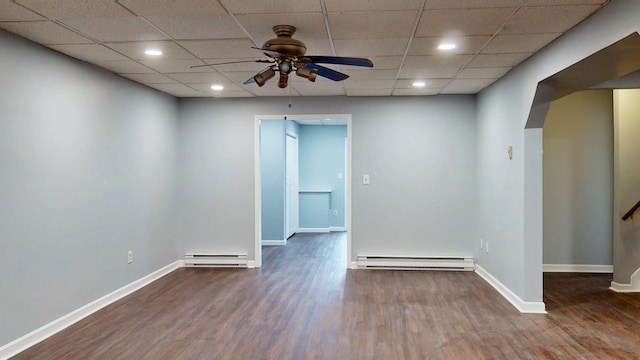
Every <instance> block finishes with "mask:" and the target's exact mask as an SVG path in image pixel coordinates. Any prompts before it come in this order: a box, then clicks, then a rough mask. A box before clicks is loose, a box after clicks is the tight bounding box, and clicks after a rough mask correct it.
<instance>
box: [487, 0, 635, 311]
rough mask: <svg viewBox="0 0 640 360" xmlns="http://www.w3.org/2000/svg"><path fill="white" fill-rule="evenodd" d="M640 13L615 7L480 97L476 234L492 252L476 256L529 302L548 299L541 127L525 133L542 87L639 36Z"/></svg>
mask: <svg viewBox="0 0 640 360" xmlns="http://www.w3.org/2000/svg"><path fill="white" fill-rule="evenodd" d="M638 15H640V2H638V1H631V0H620V1H613V2H611V3H610V4H608V5H607V6H606V7H605V8H603V9H602V10H600V11H599V12H598V13H596V14H595V15H593V16H592V17H590V18H588V19H587V20H585V21H584V22H582V23H580V24H579V25H577V26H576V27H574V28H573V29H571V30H570V31H569V32H568V33H566V34H565V35H563V36H562V37H560V38H558V39H557V40H556V41H555V42H553V43H552V44H550V45H548V46H547V47H545V48H544V49H543V50H542V51H540V52H539V53H537V54H536V55H534V56H532V57H531V58H530V59H528V60H527V61H525V62H524V63H522V64H520V65H519V66H518V67H516V68H515V69H514V70H512V71H511V72H510V73H509V74H507V75H506V76H505V77H503V78H502V79H500V80H499V81H498V82H496V83H494V84H493V85H492V86H490V87H489V88H487V89H485V90H484V91H482V92H481V93H480V94H479V96H478V116H477V119H478V132H477V139H478V147H477V149H476V153H477V164H478V167H477V168H478V175H477V179H478V209H477V213H478V217H479V218H478V224H479V226H480V227H479V234H478V235H479V237H482V238H484V239H485V240H488V241H489V242H490V244H491V246H490V248H491V249H492V250H491V251H490V252H489V254H485V253H480V252H479V251H476V256H477V258H478V262H479V265H480V266H482V267H483V268H485V269H486V270H487V271H488V272H490V273H491V274H492V275H493V276H494V277H495V278H496V279H497V280H498V281H500V282H502V283H503V284H504V285H505V286H506V287H508V288H509V289H510V290H511V291H512V292H513V293H514V294H516V295H517V296H518V297H520V299H522V300H523V301H526V302H541V301H542V262H543V261H542V260H543V258H542V254H543V250H542V242H543V239H542V237H543V231H542V226H543V222H542V208H543V204H542V197H543V193H542V129H527V130H525V124H526V122H527V118H528V115H529V110H530V109H531V105H532V102H533V98H534V94H535V91H536V86H537V84H538V82H540V81H542V80H544V79H545V78H547V77H549V76H551V75H553V74H555V73H556V72H558V71H560V70H562V69H564V68H566V67H568V66H570V65H572V64H574V63H576V62H577V61H579V60H581V59H583V58H585V57H587V56H589V55H590V54H593V53H595V52H597V51H598V50H600V49H602V48H605V47H607V46H609V45H611V44H613V43H615V42H616V41H618V40H620V39H622V38H624V37H626V36H627V35H629V34H631V33H632V32H636V31H638V29H639V25H638V21H637V19H638ZM508 146H513V149H514V157H513V160H508V159H507V157H506V149H507V147H508ZM475 241H478V239H476V240H475ZM614 262H615V258H614Z"/></svg>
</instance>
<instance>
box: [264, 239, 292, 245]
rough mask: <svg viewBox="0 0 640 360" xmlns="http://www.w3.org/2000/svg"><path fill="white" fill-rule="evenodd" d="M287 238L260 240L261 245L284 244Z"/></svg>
mask: <svg viewBox="0 0 640 360" xmlns="http://www.w3.org/2000/svg"><path fill="white" fill-rule="evenodd" d="M285 245H287V240H286V239H284V240H262V246H285Z"/></svg>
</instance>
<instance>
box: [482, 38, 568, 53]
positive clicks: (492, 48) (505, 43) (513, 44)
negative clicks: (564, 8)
mask: <svg viewBox="0 0 640 360" xmlns="http://www.w3.org/2000/svg"><path fill="white" fill-rule="evenodd" d="M560 35H561V34H559V33H551V34H529V35H498V36H496V37H495V38H493V40H491V42H490V43H489V45H487V46H486V47H485V48H484V49H483V50H482V53H483V54H492V53H493V54H496V53H499V54H508V53H527V52H528V53H533V52H536V51H538V50H540V49H541V48H543V47H544V46H545V45H547V44H548V43H550V42H551V41H553V40H554V39H555V38H557V37H558V36H560Z"/></svg>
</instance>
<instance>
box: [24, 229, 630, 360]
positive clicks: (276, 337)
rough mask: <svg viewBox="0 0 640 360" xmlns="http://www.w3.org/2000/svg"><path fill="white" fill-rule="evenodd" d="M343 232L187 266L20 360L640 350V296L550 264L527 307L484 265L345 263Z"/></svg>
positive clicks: (575, 355)
mask: <svg viewBox="0 0 640 360" xmlns="http://www.w3.org/2000/svg"><path fill="white" fill-rule="evenodd" d="M345 242H346V239H345V237H344V234H340V233H332V234H321V235H309V234H306V235H296V236H294V237H293V238H291V239H290V240H289V243H288V245H287V246H285V247H265V248H264V250H263V255H264V257H263V259H264V260H263V267H262V268H260V269H246V270H237V269H236V270H224V269H187V268H183V269H179V270H176V271H175V272H173V273H171V274H169V275H167V276H165V277H164V278H162V279H160V280H158V281H156V282H155V283H153V284H151V285H149V286H147V287H145V288H143V289H142V290H140V291H138V292H136V293H134V294H132V295H130V296H128V297H126V298H124V299H122V300H121V301H119V302H117V303H115V304H112V305H110V306H108V307H107V308H105V309H103V310H101V311H99V312H97V313H95V314H94V315H92V316H90V317H88V318H86V319H84V320H82V321H80V322H79V323H77V324H75V325H73V326H72V327H70V328H68V329H66V330H65V331H63V332H61V333H59V334H57V335H55V336H53V337H51V338H49V339H47V340H46V341H44V342H42V343H40V344H38V345H36V346H34V347H32V348H31V349H28V350H27V351H24V352H23V353H21V354H19V355H18V356H16V357H15V358H14V359H65V360H68V359H154V360H157V359H640V294H616V293H614V292H611V291H609V290H607V287H608V286H609V283H610V281H611V276H610V275H585V274H581V275H575V274H548V275H545V278H544V281H545V284H544V290H545V298H544V301H545V303H546V304H547V308H548V311H549V314H548V315H523V314H520V313H519V312H518V311H517V310H515V309H514V308H513V307H512V306H511V305H510V304H509V303H508V302H507V301H506V300H504V299H503V298H502V297H501V296H500V295H499V294H498V293H497V292H496V291H495V290H493V288H491V287H490V286H489V285H488V284H487V283H485V282H484V280H482V279H481V278H480V277H479V276H478V275H476V274H475V273H472V272H435V271H434V272H427V271H376V270H345V267H346V264H345V258H346V254H345V251H346V244H345Z"/></svg>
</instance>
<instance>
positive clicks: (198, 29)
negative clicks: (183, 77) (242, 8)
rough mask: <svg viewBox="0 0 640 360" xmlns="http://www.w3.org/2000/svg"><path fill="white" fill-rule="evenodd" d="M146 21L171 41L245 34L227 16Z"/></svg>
mask: <svg viewBox="0 0 640 360" xmlns="http://www.w3.org/2000/svg"><path fill="white" fill-rule="evenodd" d="M146 19H147V20H148V21H149V22H151V23H152V24H153V25H155V26H157V27H158V28H160V29H162V31H164V32H165V33H166V34H167V35H169V36H170V37H171V38H172V39H176V40H180V39H185V40H195V39H234V38H246V37H247V34H246V33H245V32H244V31H243V30H242V28H241V27H240V26H239V25H238V24H237V23H236V21H235V20H234V19H233V18H232V17H231V16H229V15H227V14H220V15H209V16H197V15H190V16H177V15H173V16H147V17H146Z"/></svg>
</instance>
